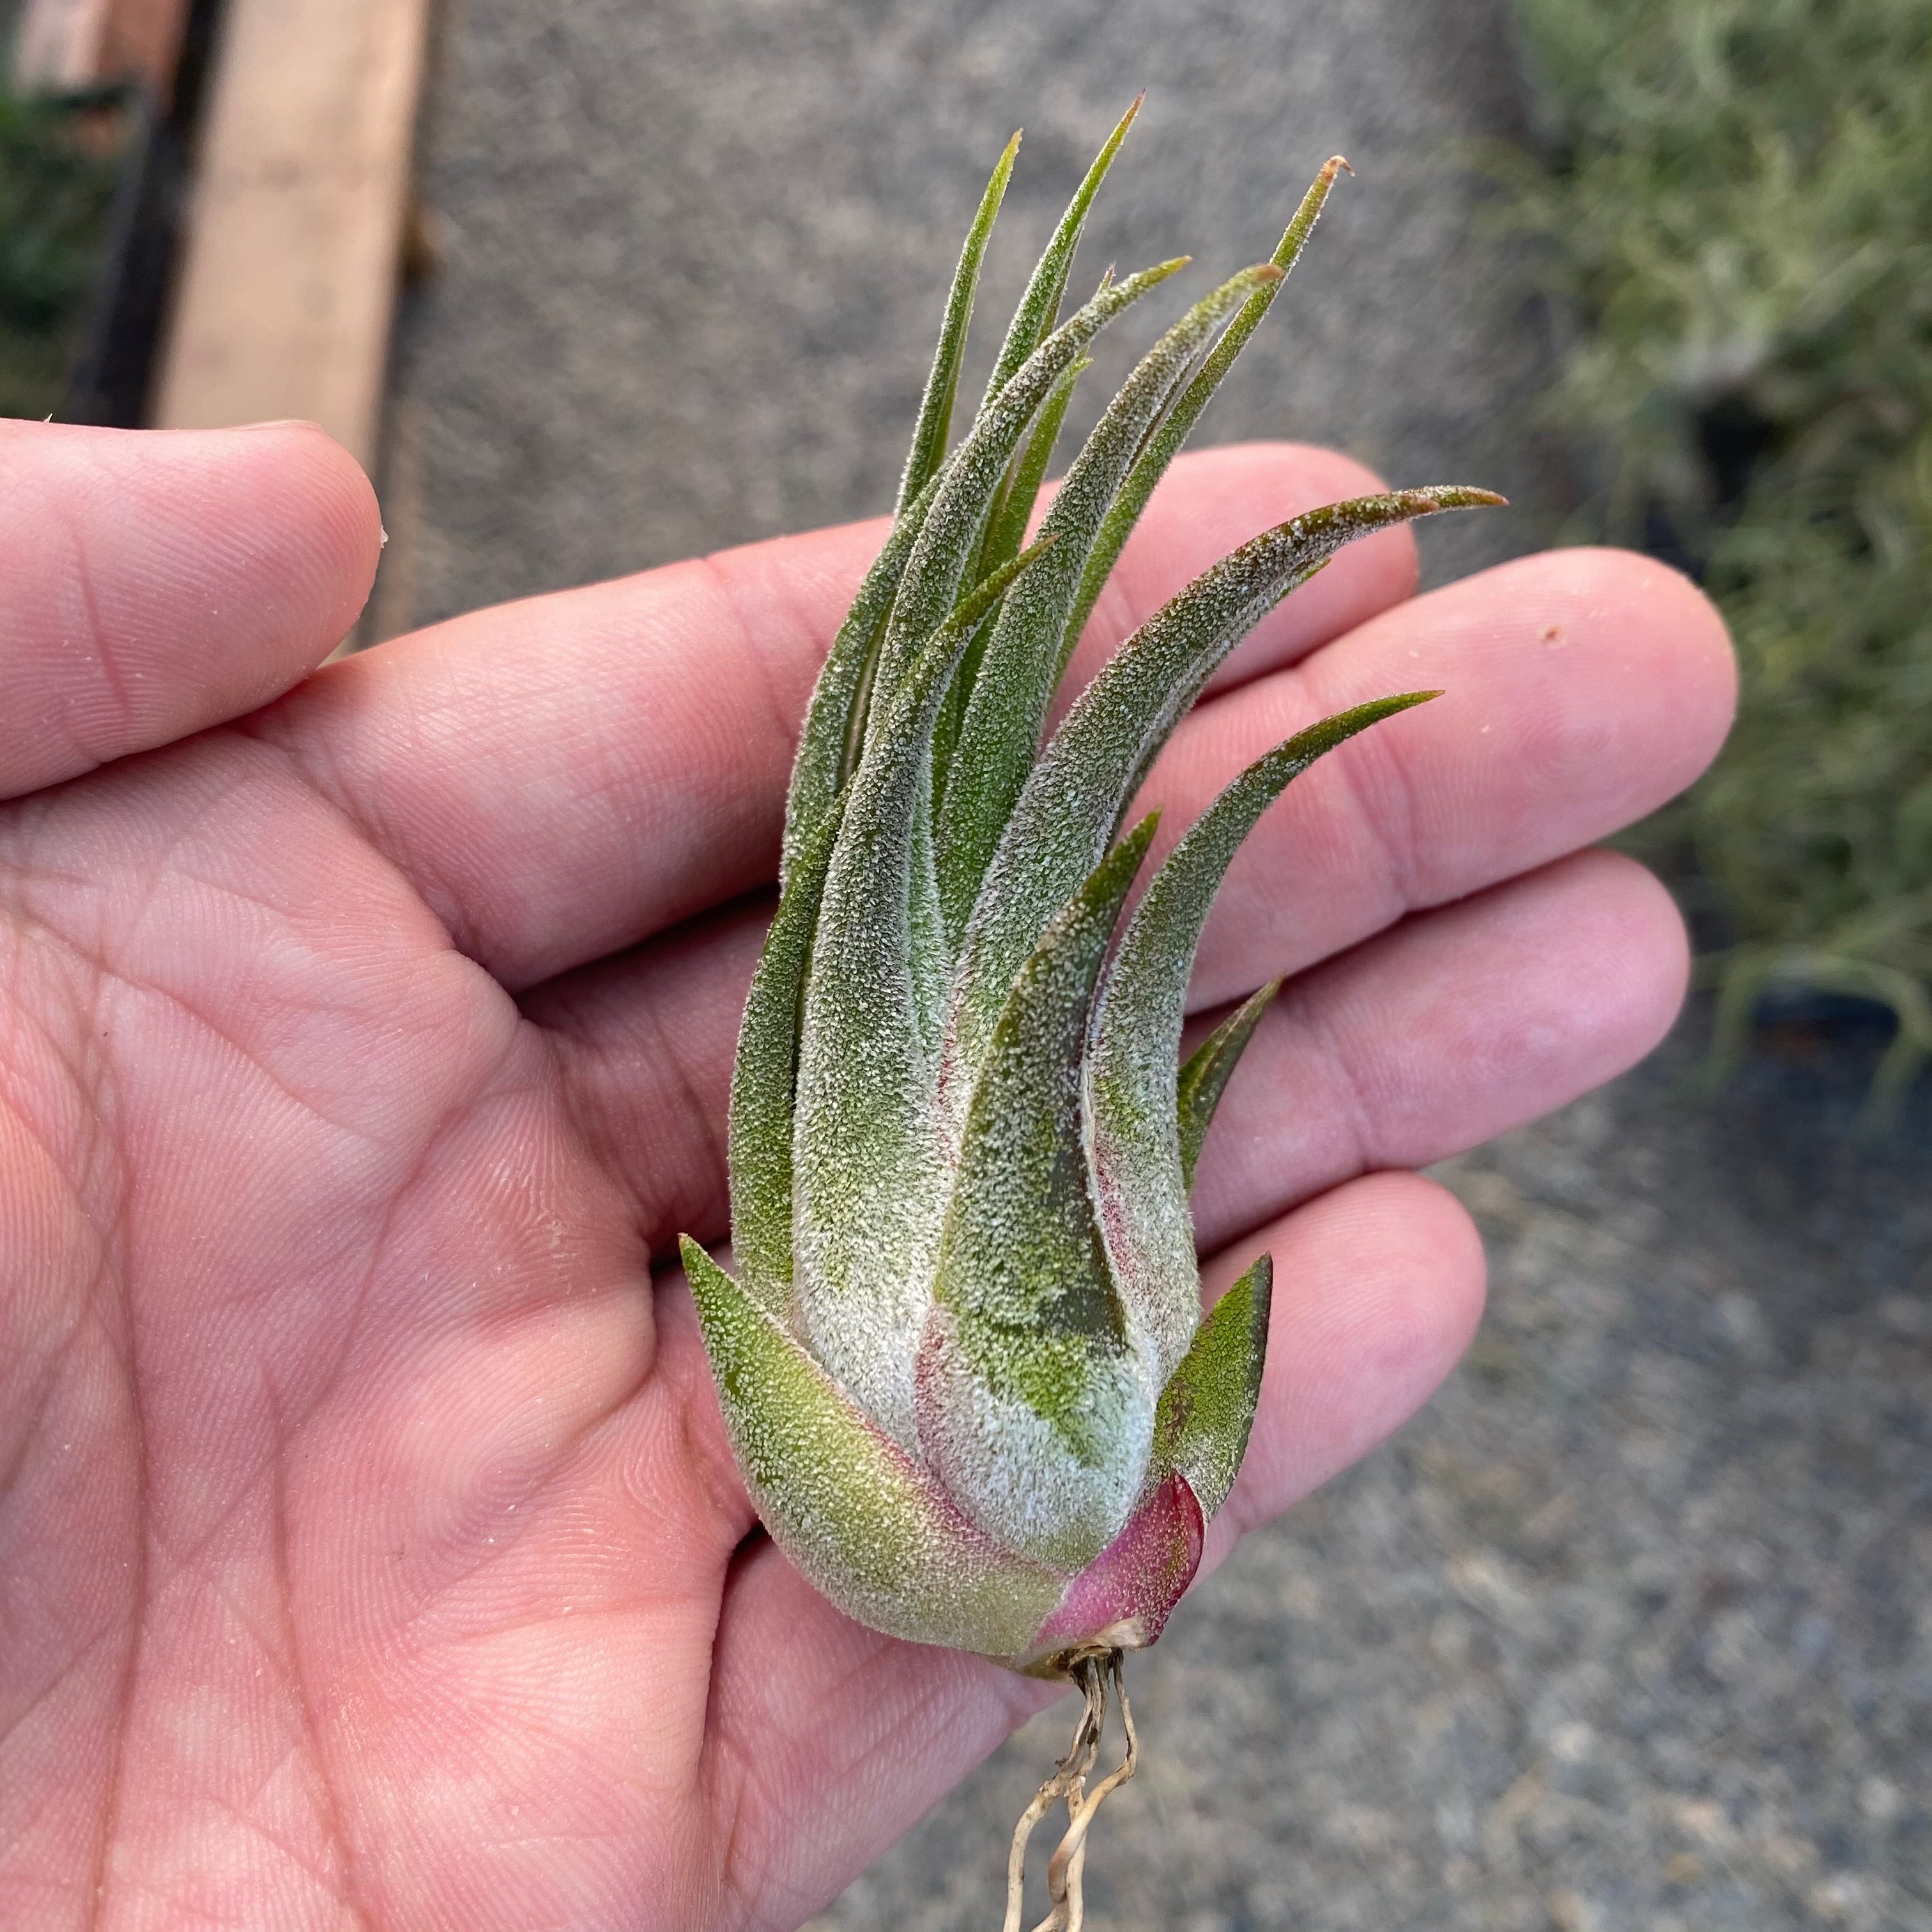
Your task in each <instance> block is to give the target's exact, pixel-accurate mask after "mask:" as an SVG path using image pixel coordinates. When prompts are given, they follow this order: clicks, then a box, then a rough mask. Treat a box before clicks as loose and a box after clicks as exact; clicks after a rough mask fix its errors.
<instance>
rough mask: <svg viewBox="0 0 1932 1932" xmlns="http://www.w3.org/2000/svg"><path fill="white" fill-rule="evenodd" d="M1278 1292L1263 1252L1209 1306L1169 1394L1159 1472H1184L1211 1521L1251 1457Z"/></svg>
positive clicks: (1158, 1448)
mask: <svg viewBox="0 0 1932 1932" xmlns="http://www.w3.org/2000/svg"><path fill="white" fill-rule="evenodd" d="M1273 1299H1274V1261H1273V1259H1271V1257H1270V1256H1267V1255H1262V1256H1259V1258H1258V1259H1256V1262H1255V1263H1254V1265H1253V1267H1251V1268H1250V1269H1249V1270H1248V1271H1247V1274H1244V1275H1243V1276H1242V1277H1241V1279H1240V1280H1238V1282H1236V1283H1235V1285H1234V1286H1233V1287H1232V1288H1231V1289H1229V1290H1228V1292H1227V1293H1226V1294H1225V1295H1223V1296H1222V1298H1220V1301H1217V1302H1216V1303H1215V1304H1214V1307H1212V1308H1211V1309H1210V1310H1208V1314H1207V1316H1206V1318H1205V1319H1204V1320H1203V1321H1202V1324H1201V1326H1200V1328H1199V1329H1198V1330H1196V1333H1195V1337H1194V1340H1193V1345H1192V1346H1190V1348H1189V1349H1188V1351H1187V1355H1185V1356H1184V1358H1182V1360H1181V1365H1180V1367H1178V1368H1177V1369H1176V1370H1175V1372H1174V1374H1173V1376H1172V1377H1171V1378H1170V1379H1169V1382H1168V1385H1167V1386H1166V1388H1164V1389H1163V1391H1161V1397H1160V1409H1159V1410H1158V1412H1157V1416H1156V1420H1155V1424H1154V1470H1153V1473H1154V1475H1156V1476H1157V1477H1158V1476H1160V1475H1165V1474H1166V1472H1169V1471H1170V1470H1172V1471H1175V1472H1178V1473H1179V1474H1180V1475H1181V1476H1183V1477H1184V1478H1186V1479H1187V1485H1188V1487H1189V1488H1190V1489H1191V1490H1193V1493H1194V1496H1195V1499H1196V1501H1197V1502H1199V1504H1200V1505H1201V1514H1202V1516H1203V1517H1206V1518H1208V1519H1210V1520H1211V1519H1212V1518H1213V1517H1214V1513H1215V1511H1217V1510H1218V1509H1219V1508H1220V1507H1221V1505H1223V1503H1224V1502H1226V1501H1227V1499H1228V1492H1229V1490H1232V1488H1233V1487H1235V1477H1236V1476H1237V1475H1239V1474H1240V1473H1241V1462H1242V1459H1243V1458H1244V1457H1245V1456H1246V1455H1247V1448H1248V1437H1249V1436H1250V1434H1251V1433H1253V1428H1254V1421H1255V1409H1256V1406H1257V1404H1258V1403H1259V1402H1260V1400H1261V1393H1262V1371H1263V1370H1264V1369H1265V1367H1266V1366H1267V1363H1268V1313H1269V1309H1270V1307H1271V1304H1272V1301H1273Z"/></svg>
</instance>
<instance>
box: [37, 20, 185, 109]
mask: <svg viewBox="0 0 1932 1932" xmlns="http://www.w3.org/2000/svg"><path fill="white" fill-rule="evenodd" d="M187 10H188V0H26V6H25V7H24V8H23V10H22V11H21V14H20V27H19V29H18V31H17V36H16V38H15V40H14V43H13V79H14V83H15V85H16V86H18V87H19V88H20V89H21V90H22V91H23V92H26V93H34V92H39V91H40V90H41V89H52V90H55V91H62V90H65V89H71V88H83V87H98V86H101V84H102V83H105V82H109V81H116V80H144V81H145V82H146V83H148V86H151V88H152V89H154V92H155V93H156V94H157V95H158V96H159V97H160V100H161V101H162V102H163V104H166V101H167V100H168V98H169V96H170V95H172V93H173V92H174V84H175V68H177V67H178V66H179V65H180V64H181V34H182V33H183V31H184V30H185V28H187Z"/></svg>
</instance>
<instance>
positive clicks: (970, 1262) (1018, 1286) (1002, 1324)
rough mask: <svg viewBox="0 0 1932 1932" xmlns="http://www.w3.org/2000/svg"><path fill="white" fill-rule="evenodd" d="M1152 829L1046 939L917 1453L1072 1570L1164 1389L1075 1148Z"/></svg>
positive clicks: (960, 1225)
mask: <svg viewBox="0 0 1932 1932" xmlns="http://www.w3.org/2000/svg"><path fill="white" fill-rule="evenodd" d="M1153 834H1154V820H1152V819H1151V818H1150V819H1148V820H1146V821H1145V822H1144V823H1142V824H1141V825H1140V826H1138V827H1137V828H1136V830H1135V831H1134V832H1133V834H1132V835H1130V837H1128V838H1125V839H1124V840H1123V841H1121V844H1119V845H1118V847H1115V850H1113V851H1112V852H1111V853H1109V854H1108V855H1107V856H1106V858H1105V859H1103V861H1102V862H1101V863H1100V865H1098V866H1097V868H1095V870H1094V873H1093V875H1092V876H1091V877H1090V878H1088V880H1086V881H1085V883H1083V884H1082V886H1081V887H1080V889H1079V891H1078V892H1076V894H1075V895H1074V896H1073V899H1072V901H1071V902H1070V904H1067V906H1066V907H1064V908H1063V909H1062V910H1061V913H1060V914H1059V916H1058V917H1057V918H1056V919H1054V920H1053V921H1052V923H1051V924H1050V925H1049V927H1048V928H1047V930H1046V932H1045V934H1043V935H1042V937H1041V939H1040V943H1039V944H1038V945H1037V947H1035V948H1034V953H1033V955H1032V957H1031V959H1028V961H1027V962H1026V964H1025V967H1024V968H1022V971H1021V972H1020V973H1019V975H1018V977H1017V978H1016V981H1015V983H1014V985H1013V990H1012V992H1011V993H1010V995H1008V998H1007V1001H1006V1004H1005V1008H1004V1011H1003V1012H1002V1013H1001V1016H1000V1021H999V1025H998V1028H996V1029H995V1034H994V1038H993V1041H992V1049H991V1051H990V1052H989V1054H988V1055H987V1058H986V1065H985V1067H984V1070H983V1072H982V1073H981V1074H980V1080H979V1084H978V1087H977V1090H976V1091H975V1092H974V1095H973V1098H972V1103H971V1106H970V1107H969V1108H968V1109H967V1112H966V1120H965V1133H964V1136H963V1138H962V1143H961V1145H960V1149H959V1159H958V1162H957V1164H956V1178H955V1180H954V1183H953V1195H952V1199H951V1202H950V1204H949V1205H948V1208H947V1215H946V1226H945V1232H944V1236H943V1238H942V1239H941V1244H940V1250H939V1254H938V1268H937V1271H936V1280H935V1292H934V1301H935V1306H934V1310H933V1316H932V1322H931V1323H930V1325H929V1328H928V1330H927V1333H926V1340H925V1343H924V1346H923V1347H922V1349H921V1352H920V1358H919V1393H918V1418H919V1447H920V1449H921V1451H922V1453H923V1454H924V1456H925V1457H926V1461H927V1463H929V1466H931V1467H932V1469H933V1470H934V1471H935V1473H936V1474H937V1475H938V1478H939V1479H940V1481H941V1482H942V1483H943V1484H944V1485H945V1487H946V1490H947V1494H948V1495H950V1496H952V1497H953V1498H954V1499H956V1501H957V1502H959V1505H961V1507H962V1508H964V1509H965V1511H966V1512H967V1514H968V1515H969V1516H971V1517H972V1518H973V1519H974V1521H975V1522H976V1523H979V1524H980V1526H981V1527H982V1528H983V1529H986V1531H988V1532H989V1533H990V1534H991V1535H993V1536H995V1537H996V1538H998V1540H999V1541H1000V1543H1001V1545H1002V1546H1003V1547H1005V1548H1007V1549H1010V1550H1019V1552H1020V1553H1022V1554H1023V1555H1025V1556H1029V1557H1031V1558H1033V1559H1035V1560H1036V1561H1037V1562H1043V1563H1047V1564H1050V1565H1053V1566H1054V1567H1055V1568H1060V1569H1063V1570H1066V1569H1077V1568H1079V1567H1080V1566H1081V1565H1083V1564H1084V1563H1085V1562H1088V1560H1089V1559H1091V1558H1092V1557H1094V1556H1097V1554H1098V1553H1100V1550H1102V1549H1103V1548H1104V1547H1106V1544H1108V1543H1109V1541H1111V1540H1112V1538H1113V1537H1114V1536H1115V1534H1116V1533H1117V1532H1118V1530H1119V1529H1120V1527H1121V1524H1122V1523H1124V1522H1125V1521H1126V1520H1127V1513H1128V1511H1129V1510H1130V1508H1131V1507H1132V1505H1133V1500H1134V1498H1135V1496H1136V1494H1137V1493H1138V1492H1139V1488H1140V1486H1141V1481H1142V1475H1143V1473H1144V1472H1145V1467H1146V1462H1147V1446H1148V1440H1149V1437H1150V1433H1151V1430H1152V1428H1153V1424H1154V1401H1155V1398H1156V1396H1157V1392H1158V1389H1159V1383H1158V1382H1157V1380H1156V1379H1154V1377H1153V1376H1152V1375H1151V1373H1150V1365H1149V1364H1148V1362H1147V1361H1146V1360H1145V1355H1144V1352H1143V1351H1142V1349H1140V1348H1139V1346H1137V1342H1138V1338H1137V1337H1136V1336H1135V1334H1133V1332H1132V1326H1131V1324H1130V1322H1129V1321H1128V1319H1127V1312H1126V1310H1124V1308H1123V1307H1122V1306H1121V1301H1120V1298H1119V1296H1118V1295H1117V1294H1116V1292H1115V1288H1114V1284H1113V1281H1112V1277H1111V1276H1110V1274H1109V1271H1108V1267H1107V1259H1106V1250H1105V1249H1104V1248H1103V1245H1102V1244H1101V1240H1100V1229H1099V1227H1098V1226H1097V1223H1096V1222H1095V1220H1094V1203H1093V1199H1092V1195H1091V1190H1090V1188H1089V1186H1088V1175H1087V1165H1086V1160H1085V1153H1084V1151H1083V1149H1082V1145H1081V1135H1080V1104H1081V1094H1080V1084H1081V1083H1080V1064H1081V1058H1082V1052H1083V1049H1084V1046H1085V1037H1086V1031H1087V1022H1088V1007H1089V1004H1090V1003H1091V998H1092V994H1093V989H1094V983H1095V980H1097V977H1098V976H1099V974H1100V965H1101V962H1102V961H1103V959H1104V958H1105V957H1106V950H1107V945H1108V941H1109V938H1111V936H1112V932H1113V929H1114V922H1115V919H1116V917H1117V916H1118V913H1119V911H1120V908H1121V904H1122V902H1123V901H1124V899H1125V898H1126V897H1127V889H1128V888H1129V887H1130V886H1131V885H1132V884H1133V877H1134V874H1135V873H1136V871H1137V870H1138V869H1139V865H1140V862H1141V859H1142V857H1143V856H1144V855H1145V853H1146V850H1147V847H1148V841H1149V840H1150V839H1151V838H1152V836H1153Z"/></svg>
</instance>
